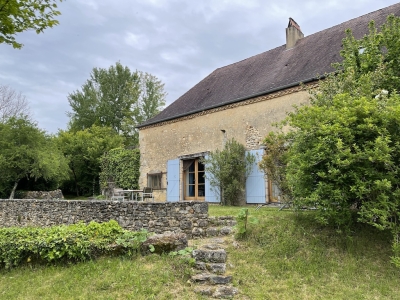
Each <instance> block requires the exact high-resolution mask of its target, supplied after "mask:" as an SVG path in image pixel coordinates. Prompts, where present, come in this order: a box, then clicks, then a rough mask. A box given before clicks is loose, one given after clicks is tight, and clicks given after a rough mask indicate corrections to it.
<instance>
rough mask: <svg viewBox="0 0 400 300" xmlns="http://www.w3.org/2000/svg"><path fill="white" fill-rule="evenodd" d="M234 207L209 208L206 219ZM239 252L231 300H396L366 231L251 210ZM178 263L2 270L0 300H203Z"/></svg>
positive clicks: (307, 215) (231, 267)
mask: <svg viewBox="0 0 400 300" xmlns="http://www.w3.org/2000/svg"><path fill="white" fill-rule="evenodd" d="M239 210H240V208H239V207H221V206H211V207H210V215H226V214H233V215H236V214H237V213H238V212H239ZM249 210H250V213H251V214H252V215H254V216H256V217H257V218H258V219H259V224H257V225H250V227H249V230H248V234H247V236H246V237H245V238H244V239H242V240H240V241H239V247H238V248H237V245H236V247H234V246H233V243H230V244H229V245H228V246H227V251H228V272H229V273H230V274H231V275H233V284H234V285H235V286H236V287H237V288H238V289H239V291H240V294H239V295H238V296H236V297H235V299H399V298H400V296H399V295H400V285H399V283H398V281H399V278H400V271H399V269H396V268H395V267H394V266H393V265H392V264H391V263H390V259H389V257H390V255H391V247H390V236H389V234H388V233H387V232H380V231H376V230H374V229H372V228H370V227H367V226H359V227H357V228H354V232H353V234H352V236H351V237H345V236H342V235H340V234H338V233H337V232H336V230H335V229H334V228H326V227H321V226H318V225H316V224H315V223H314V221H313V212H300V213H294V212H292V211H289V210H283V211H278V209H276V208H261V209H259V210H257V211H256V210H255V207H249ZM191 272H192V270H191V268H190V267H189V266H188V265H186V264H185V263H182V262H180V261H179V257H170V256H168V255H164V256H158V255H150V256H147V257H141V256H138V257H135V258H132V259H128V258H102V259H99V260H97V261H89V262H85V263H78V264H71V265H66V266H33V267H28V266H25V267H22V268H16V269H14V270H11V271H6V270H0V299H179V300H180V299H207V298H204V297H202V296H199V295H196V294H195V293H194V292H193V286H191V285H190V284H189V283H188V282H187V281H188V279H189V277H190V274H191Z"/></svg>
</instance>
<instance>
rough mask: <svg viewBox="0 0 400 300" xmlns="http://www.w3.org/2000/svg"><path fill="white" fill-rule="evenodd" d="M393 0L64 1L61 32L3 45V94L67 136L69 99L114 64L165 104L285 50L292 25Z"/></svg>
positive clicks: (343, 16) (327, 22) (314, 23)
mask: <svg viewBox="0 0 400 300" xmlns="http://www.w3.org/2000/svg"><path fill="white" fill-rule="evenodd" d="M396 2H398V1H395V0H379V1H377V0H354V1H343V0H337V1H334V0H324V1H320V0H303V1H299V0H296V1H295V0H280V1H265V0H198V1H189V0H66V1H63V2H62V3H59V10H60V11H61V13H62V15H61V16H60V17H59V18H58V20H59V22H60V24H59V25H58V26H57V27H54V28H52V29H47V30H45V31H44V33H42V34H40V35H37V34H35V33H34V32H26V33H22V34H20V35H18V36H17V41H19V42H22V43H23V44H24V47H23V48H22V50H16V49H13V48H12V47H11V46H9V45H6V44H0V84H3V85H9V86H10V87H12V88H13V89H15V90H17V91H19V92H22V93H23V94H24V95H25V96H26V97H27V99H28V101H29V103H30V107H31V110H32V112H33V118H34V119H35V120H36V121H37V122H38V124H39V127H40V128H42V129H45V130H46V131H47V132H49V133H56V132H57V131H58V129H66V128H67V123H68V117H67V116H66V112H67V111H69V110H70V107H69V104H68V99H67V97H68V94H69V93H72V92H73V91H75V90H77V89H80V87H81V86H82V85H83V84H84V83H85V81H86V80H87V79H88V78H89V74H90V72H91V70H92V69H93V68H94V67H101V68H108V67H110V66H111V65H113V64H115V63H116V62H117V61H119V62H121V64H122V65H124V66H128V67H129V68H130V69H131V70H132V71H133V70H140V71H145V72H149V73H151V74H153V75H155V76H157V77H158V78H159V79H161V80H162V81H163V82H164V83H165V90H166V92H167V93H168V96H167V104H170V103H171V102H173V101H174V100H176V99H177V98H178V97H179V96H181V95H182V94H183V93H185V92H186V91H187V90H188V89H190V88H191V87H192V86H193V85H195V84H196V83H197V82H199V81H200V80H201V79H203V78H204V77H205V76H207V75H208V74H209V73H211V72H212V71H213V70H215V69H216V68H219V67H222V66H225V65H227V64H230V63H234V62H237V61H240V60H242V59H245V58H247V57H250V56H253V55H255V54H258V53H261V52H264V51H267V50H270V49H272V48H275V47H278V46H280V45H283V44H285V28H286V26H287V24H288V19H289V17H292V18H293V19H294V20H295V21H296V22H297V23H298V24H299V25H300V27H301V29H302V31H303V33H304V35H305V36H307V35H310V34H313V33H315V32H317V31H320V30H323V29H326V28H329V27H331V26H334V25H336V24H339V23H342V22H344V21H347V20H349V19H352V18H355V17H358V16H361V15H363V14H366V13H369V12H372V11H375V10H378V9H380V8H383V7H386V6H389V5H391V4H395V3H396Z"/></svg>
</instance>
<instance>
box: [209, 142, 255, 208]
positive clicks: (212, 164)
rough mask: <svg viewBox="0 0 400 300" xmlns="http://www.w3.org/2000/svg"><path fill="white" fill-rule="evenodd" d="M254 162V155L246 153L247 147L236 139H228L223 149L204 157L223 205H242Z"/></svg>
mask: <svg viewBox="0 0 400 300" xmlns="http://www.w3.org/2000/svg"><path fill="white" fill-rule="evenodd" d="M254 162H255V157H254V155H252V154H250V153H247V154H246V148H245V147H244V146H243V145H242V144H240V143H238V142H237V141H236V140H235V139H232V140H229V141H227V142H226V144H225V146H224V149H223V150H222V151H220V150H216V151H213V152H211V153H210V154H209V155H208V157H206V158H204V159H203V163H204V164H205V166H206V169H207V173H208V174H210V175H209V178H208V180H209V181H210V184H211V187H212V188H213V189H214V191H215V192H216V193H217V194H219V196H220V202H221V204H222V205H240V203H241V202H242V199H243V197H244V191H245V187H246V178H247V177H248V176H249V173H250V171H251V166H252V165H253V164H254Z"/></svg>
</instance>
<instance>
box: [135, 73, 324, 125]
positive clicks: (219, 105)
mask: <svg viewBox="0 0 400 300" xmlns="http://www.w3.org/2000/svg"><path fill="white" fill-rule="evenodd" d="M325 77H326V75H322V76H318V77H312V78H309V79H306V80H302V81H299V82H295V83H290V84H287V85H284V86H281V87H277V88H273V89H271V90H268V91H263V92H261V93H256V94H252V95H250V96H245V97H242V98H238V99H234V100H231V101H228V102H225V103H221V104H217V105H213V106H210V107H207V108H205V109H196V110H193V111H190V112H187V113H184V114H180V115H176V116H173V117H169V118H165V119H162V120H158V121H154V122H149V123H146V122H144V123H143V124H140V125H138V126H136V128H138V129H140V128H142V127H147V126H149V125H154V124H157V123H161V122H167V121H171V120H174V119H178V118H182V117H186V116H189V115H193V114H196V113H199V112H202V111H206V110H210V109H214V108H218V107H222V106H225V105H229V104H232V103H236V102H241V101H244V100H248V99H251V98H255V97H259V96H263V95H267V94H271V93H274V92H277V91H281V90H285V89H288V88H291V87H294V86H298V85H300V84H302V83H309V82H312V81H317V80H320V79H324V78H325Z"/></svg>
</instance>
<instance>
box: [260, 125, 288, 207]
mask: <svg viewBox="0 0 400 300" xmlns="http://www.w3.org/2000/svg"><path fill="white" fill-rule="evenodd" d="M288 138H289V136H288V135H286V134H284V133H275V132H270V133H269V134H268V136H267V137H266V138H265V139H264V141H263V144H264V145H265V146H266V151H265V154H264V155H263V158H262V160H261V162H260V164H259V166H260V168H261V169H263V170H264V172H265V173H266V174H267V176H268V178H269V179H271V180H272V181H273V182H274V183H275V184H276V185H277V186H278V187H279V189H280V191H281V192H282V195H281V197H282V200H283V202H290V201H291V200H292V193H291V189H290V187H289V185H288V182H287V180H286V167H287V161H288V153H287V148H288V145H289V140H288Z"/></svg>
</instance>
